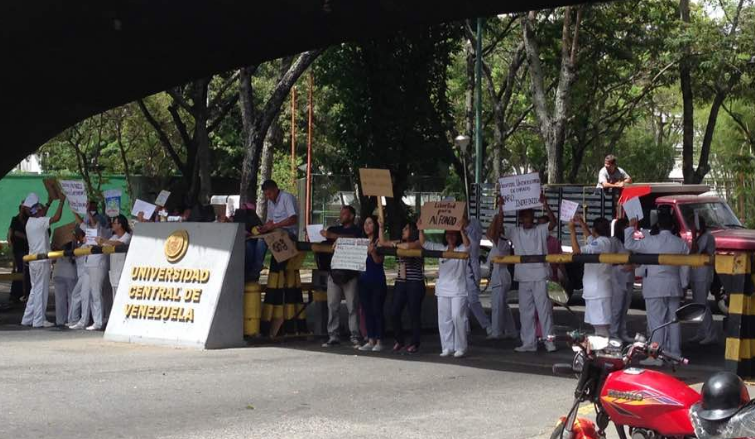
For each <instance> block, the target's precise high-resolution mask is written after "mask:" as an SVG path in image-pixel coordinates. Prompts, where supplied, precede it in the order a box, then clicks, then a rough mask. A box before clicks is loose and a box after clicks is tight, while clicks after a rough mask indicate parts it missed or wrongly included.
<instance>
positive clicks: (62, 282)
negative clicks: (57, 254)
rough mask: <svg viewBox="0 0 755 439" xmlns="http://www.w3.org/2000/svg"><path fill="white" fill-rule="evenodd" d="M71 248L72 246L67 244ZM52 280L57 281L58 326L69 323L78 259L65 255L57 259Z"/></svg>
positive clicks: (56, 322) (56, 316) (56, 317)
mask: <svg viewBox="0 0 755 439" xmlns="http://www.w3.org/2000/svg"><path fill="white" fill-rule="evenodd" d="M67 247H68V249H69V250H70V248H71V246H70V245H67ZM52 280H53V282H54V283H55V324H56V325H58V326H62V325H65V324H67V323H69V320H68V314H69V307H70V306H71V299H72V298H73V290H74V288H75V287H76V281H77V280H78V279H77V275H76V261H75V260H74V258H72V257H69V256H64V257H62V258H59V259H56V260H55V266H54V267H53V270H52Z"/></svg>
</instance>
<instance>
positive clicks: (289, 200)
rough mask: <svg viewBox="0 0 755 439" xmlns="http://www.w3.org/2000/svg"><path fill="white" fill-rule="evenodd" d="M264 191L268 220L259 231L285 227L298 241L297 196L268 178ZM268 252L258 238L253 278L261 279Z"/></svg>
mask: <svg viewBox="0 0 755 439" xmlns="http://www.w3.org/2000/svg"><path fill="white" fill-rule="evenodd" d="M262 192H263V193H264V194H265V198H266V199H267V221H266V222H265V224H263V225H262V226H260V227H259V228H258V230H259V233H267V232H272V231H273V230H275V229H283V230H285V231H286V232H288V234H289V235H290V236H291V239H292V240H293V241H296V234H297V233H298V230H297V225H298V221H299V220H298V218H299V216H298V215H299V213H298V210H297V207H296V206H297V203H296V197H294V195H293V194H290V193H288V192H286V191H282V190H280V189H279V188H278V183H276V182H274V181H273V180H266V181H265V182H264V183H262ZM265 253H267V245H266V244H265V242H264V241H263V240H259V239H258V240H257V256H256V257H255V258H254V263H255V265H254V267H253V268H252V272H251V274H250V276H251V278H252V279H259V277H260V273H261V272H262V263H263V261H264V260H265Z"/></svg>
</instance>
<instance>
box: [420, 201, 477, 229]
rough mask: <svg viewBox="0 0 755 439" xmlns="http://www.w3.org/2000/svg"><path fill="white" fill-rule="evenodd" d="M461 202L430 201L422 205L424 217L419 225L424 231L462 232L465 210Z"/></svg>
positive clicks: (464, 204)
mask: <svg viewBox="0 0 755 439" xmlns="http://www.w3.org/2000/svg"><path fill="white" fill-rule="evenodd" d="M466 205H467V203H464V202H461V201H430V202H428V203H425V204H423V205H422V216H421V218H420V222H419V223H418V224H417V225H418V226H419V228H420V229H422V230H429V229H435V230H461V224H462V222H463V221H462V220H463V218H464V208H465V207H466Z"/></svg>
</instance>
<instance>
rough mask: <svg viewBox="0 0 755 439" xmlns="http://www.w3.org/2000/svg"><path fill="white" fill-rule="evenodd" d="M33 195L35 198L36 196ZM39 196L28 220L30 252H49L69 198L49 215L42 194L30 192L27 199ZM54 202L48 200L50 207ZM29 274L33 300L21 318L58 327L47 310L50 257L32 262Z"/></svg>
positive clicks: (25, 322) (40, 325)
mask: <svg viewBox="0 0 755 439" xmlns="http://www.w3.org/2000/svg"><path fill="white" fill-rule="evenodd" d="M32 195H33V197H32ZM35 198H36V200H37V203H34V204H33V205H32V206H31V208H30V209H29V213H30V215H31V216H30V217H29V220H28V221H27V222H26V237H27V239H28V241H29V254H42V253H44V254H46V253H48V252H49V251H50V235H49V233H48V232H49V230H50V225H51V224H55V223H56V222H58V221H60V217H61V215H62V214H63V204H64V202H65V199H62V200H60V203H59V204H58V210H57V211H56V212H55V215H53V216H52V218H50V217H46V216H45V214H46V213H47V207H46V206H42V205H41V204H39V197H37V195H36V194H29V196H28V197H26V200H25V201H24V205H26V204H27V202H29V203H31V202H32V201H34V199H35ZM50 204H52V200H50V201H48V203H47V206H48V207H49V206H50ZM29 275H30V277H31V293H30V294H29V300H28V301H27V302H26V310H24V316H23V318H22V319H21V324H22V325H24V326H33V327H35V328H49V327H51V326H55V325H54V324H53V323H51V322H48V321H47V317H46V316H45V311H46V310H47V297H48V296H49V295H50V260H49V259H43V260H37V261H32V262H29Z"/></svg>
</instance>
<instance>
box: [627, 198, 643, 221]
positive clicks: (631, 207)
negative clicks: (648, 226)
mask: <svg viewBox="0 0 755 439" xmlns="http://www.w3.org/2000/svg"><path fill="white" fill-rule="evenodd" d="M623 207H624V212H625V213H626V214H627V219H630V220H631V219H632V218H637V221H642V219H643V218H645V215H644V214H643V213H642V205H641V204H640V197H634V198H630V199H628V200H627V201H625V202H624V204H623Z"/></svg>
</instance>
